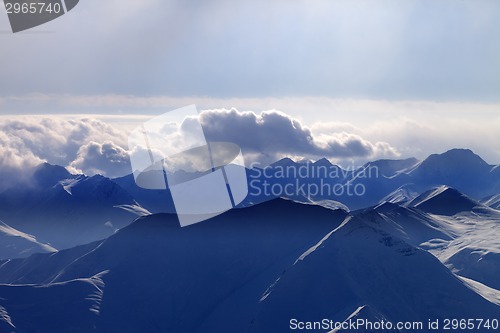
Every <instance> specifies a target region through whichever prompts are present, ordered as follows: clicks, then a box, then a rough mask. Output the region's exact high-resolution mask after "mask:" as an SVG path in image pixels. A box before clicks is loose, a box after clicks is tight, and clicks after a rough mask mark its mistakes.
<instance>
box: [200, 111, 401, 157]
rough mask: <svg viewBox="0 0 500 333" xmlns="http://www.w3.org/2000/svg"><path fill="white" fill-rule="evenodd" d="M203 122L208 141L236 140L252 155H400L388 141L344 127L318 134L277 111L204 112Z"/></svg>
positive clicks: (202, 114)
mask: <svg viewBox="0 0 500 333" xmlns="http://www.w3.org/2000/svg"><path fill="white" fill-rule="evenodd" d="M192 121H194V120H192ZM200 121H201V123H202V126H203V129H204V131H205V134H206V136H207V139H208V140H209V141H229V142H233V143H236V144H238V145H239V146H240V147H241V148H242V149H243V151H244V153H246V154H249V155H255V154H257V155H259V154H261V155H263V156H267V157H269V158H273V157H276V156H282V155H296V156H297V155H298V156H303V157H310V158H315V157H328V158H334V159H342V158H356V159H359V158H376V157H395V156H398V152H397V150H396V149H395V148H394V147H392V146H391V145H389V144H388V143H386V142H370V141H368V140H366V139H364V138H363V137H361V136H360V135H356V134H352V133H348V132H347V131H345V130H343V131H338V132H335V131H332V132H329V133H327V132H325V131H323V132H322V133H319V134H317V135H316V134H315V133H314V132H313V131H312V130H311V129H310V128H308V127H306V126H304V125H303V124H301V122H300V121H298V120H297V119H295V118H292V117H290V116H289V115H287V114H285V113H282V112H278V111H264V112H261V113H260V114H256V113H254V112H239V111H237V110H235V109H232V110H209V111H204V112H202V113H201V115H200Z"/></svg>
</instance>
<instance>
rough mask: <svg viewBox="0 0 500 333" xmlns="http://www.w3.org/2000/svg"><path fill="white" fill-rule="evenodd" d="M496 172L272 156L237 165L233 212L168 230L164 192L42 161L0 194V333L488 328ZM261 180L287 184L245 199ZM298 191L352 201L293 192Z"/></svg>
mask: <svg viewBox="0 0 500 333" xmlns="http://www.w3.org/2000/svg"><path fill="white" fill-rule="evenodd" d="M498 170H500V168H498V167H495V166H492V165H488V164H487V163H486V162H484V161H483V160H482V159H481V158H480V157H479V156H477V155H475V154H474V153H472V152H471V151H470V150H460V149H455V150H452V151H448V152H446V153H443V154H439V155H431V156H429V158H427V159H425V160H423V161H417V160H415V159H406V160H394V161H392V160H380V161H375V162H371V163H367V164H366V165H364V166H363V167H361V168H358V169H355V170H345V169H342V168H340V167H338V166H335V165H332V164H331V163H330V162H329V161H328V160H326V159H322V160H319V161H317V162H314V163H313V162H309V161H301V162H294V161H292V160H290V159H283V160H281V161H278V162H276V163H274V164H272V165H270V166H269V167H267V168H264V169H257V168H254V169H248V170H247V176H248V181H249V189H250V193H249V195H248V196H247V198H246V199H245V200H244V201H243V202H242V203H241V204H240V205H239V206H238V208H236V209H233V210H230V211H227V212H225V213H223V214H221V215H219V216H216V217H214V218H212V219H210V220H207V221H204V222H202V223H198V224H195V225H191V226H189V227H184V228H181V227H180V226H179V221H178V219H177V216H176V215H175V208H174V205H173V202H172V198H171V196H170V193H169V191H168V190H144V189H140V188H139V187H137V186H136V185H135V183H134V181H133V176H132V175H129V176H125V177H121V178H116V179H109V178H106V177H103V176H100V175H97V176H92V177H88V176H85V175H74V174H70V173H69V172H67V171H66V169H64V168H62V167H59V166H53V165H49V164H42V165H40V166H38V167H37V168H35V169H34V170H33V176H32V178H31V182H30V183H29V184H27V185H26V184H25V185H24V186H21V185H20V186H16V187H13V188H10V189H8V190H5V191H4V192H2V193H0V219H1V220H2V222H1V223H0V242H1V243H0V332H16V333H24V332H27V333H31V332H33V333H35V332H36V333H38V332H42V333H45V332H48V333H58V332H85V333H87V332H110V333H113V332H124V333H128V332H130V333H137V332H169V333H185V332H204V333H206V332H255V333H266V332H273V333H274V332H277V333H280V332H290V330H291V329H292V328H291V327H292V326H291V325H292V322H293V323H297V322H301V323H311V324H312V323H315V322H316V323H317V322H321V321H322V320H323V319H325V318H326V319H328V320H330V321H331V322H336V323H348V322H352V321H353V320H358V319H363V320H366V321H381V320H384V321H385V322H390V323H394V324H396V323H398V322H405V323H413V324H418V323H422V325H423V326H422V328H418V329H417V328H416V327H412V328H406V329H405V328H397V327H390V328H387V327H386V328H384V329H380V330H377V332H415V331H419V332H420V331H421V332H435V330H431V329H429V328H428V327H427V326H426V325H428V322H429V321H438V322H439V323H441V325H443V323H444V320H446V319H452V318H457V319H462V318H464V319H468V318H473V319H474V318H477V319H483V323H488V325H490V326H492V325H493V326H494V325H495V323H497V324H498V318H500V283H499V279H498V276H500V244H499V242H498V235H499V234H500V229H499V228H500V211H499V210H498V208H499V207H498V203H499V193H500V191H499V189H500V187H499V186H500V174H499V172H498ZM322 172H323V173H322ZM324 172H327V173H324ZM294 175H295V177H294ZM252 181H253V183H252ZM264 181H265V182H267V185H264V184H265V183H264ZM273 184H274V186H275V188H280V187H283V186H286V185H287V184H292V185H291V188H292V189H293V190H292V191H291V194H290V193H289V195H288V194H287V195H275V194H273V193H271V194H270V195H264V194H263V193H259V194H258V195H256V194H255V193H253V194H252V190H254V191H257V189H258V188H260V189H261V190H262V191H263V190H264V186H273ZM303 184H305V185H308V184H312V185H315V186H325V185H324V184H327V185H328V186H336V188H337V189H339V190H341V189H344V190H345V189H346V188H348V187H352V186H356V185H358V187H361V185H362V187H363V189H364V193H363V195H324V193H323V194H316V195H305V196H304V195H303V193H300V192H299V191H296V190H297V188H296V187H297V186H298V187H300V186H305V185H303ZM252 186H254V187H253V189H252ZM259 186H260V187H259ZM311 188H313V187H311ZM309 194H311V193H309ZM495 320H496V321H495ZM440 329H443V327H442V326H441V327H440ZM313 331H314V332H345V331H349V330H342V329H339V328H338V327H337V328H335V327H321V328H318V329H316V330H313ZM351 331H352V330H351ZM368 331H370V330H369V329H367V328H363V327H361V328H358V329H357V330H355V332H368ZM474 331H475V332H490V331H491V330H490V329H487V328H486V327H475V329H474ZM455 332H470V330H468V329H460V328H459V329H457V330H455Z"/></svg>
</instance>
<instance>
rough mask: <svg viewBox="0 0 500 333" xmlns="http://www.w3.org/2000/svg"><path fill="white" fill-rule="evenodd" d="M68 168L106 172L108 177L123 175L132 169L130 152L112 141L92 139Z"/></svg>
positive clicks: (92, 172)
mask: <svg viewBox="0 0 500 333" xmlns="http://www.w3.org/2000/svg"><path fill="white" fill-rule="evenodd" d="M68 169H69V170H70V171H73V172H75V173H76V172H83V173H85V174H105V175H106V176H108V177H118V176H123V175H125V174H127V173H130V171H131V170H130V160H129V154H128V152H127V151H126V150H125V149H124V148H122V147H120V146H118V145H116V144H114V143H113V142H110V141H107V142H104V143H102V144H101V143H98V142H94V141H91V142H89V143H87V144H85V145H83V146H82V147H81V148H80V149H79V150H78V154H77V158H76V159H75V160H74V161H73V162H71V164H70V165H69V168H68Z"/></svg>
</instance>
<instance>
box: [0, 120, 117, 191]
mask: <svg viewBox="0 0 500 333" xmlns="http://www.w3.org/2000/svg"><path fill="white" fill-rule="evenodd" d="M97 142H100V143H104V144H102V145H101V146H102V147H101V149H100V150H99V152H101V154H102V158H101V160H99V159H98V156H97V155H96V154H95V153H97V152H98V151H97V150H92V148H94V147H93V146H92V144H93V143H97ZM111 142H113V143H111ZM125 142H126V133H124V132H122V131H120V130H118V129H116V128H114V127H113V126H111V125H109V124H106V123H104V122H102V121H100V120H97V119H91V118H84V119H64V118H58V117H36V116H33V117H30V118H28V117H9V118H0V167H1V170H2V172H1V174H0V189H4V188H5V187H7V186H9V185H11V184H12V183H13V182H18V181H21V180H23V179H27V178H29V175H30V172H31V170H32V168H33V167H34V166H36V165H38V164H40V163H42V162H49V163H52V164H57V165H61V166H65V167H67V166H72V167H73V170H76V166H80V168H79V169H81V170H84V171H85V172H88V173H94V170H92V169H90V168H89V167H88V165H89V163H90V161H92V162H93V163H96V169H95V171H97V170H99V172H101V173H103V174H110V175H112V174H115V170H116V171H118V170H119V171H121V172H124V169H120V168H118V167H117V166H118V165H119V163H117V159H118V156H119V155H120V153H123V151H120V149H121V148H120V149H119V147H121V146H124V143H125ZM113 149H115V150H113ZM113 151H116V153H115V154H113ZM92 153H94V154H92ZM106 158H108V159H109V161H108V162H107V163H108V167H107V168H104V166H105V163H104V162H103V159H106ZM86 159H89V162H86Z"/></svg>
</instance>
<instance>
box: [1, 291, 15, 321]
mask: <svg viewBox="0 0 500 333" xmlns="http://www.w3.org/2000/svg"><path fill="white" fill-rule="evenodd" d="M0 299H1V298H0ZM0 320H1V321H4V322H6V323H7V324H8V325H10V326H12V328H16V326H15V325H14V323H12V318H10V316H9V313H8V312H7V309H5V308H4V307H3V306H1V305H0Z"/></svg>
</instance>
